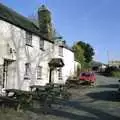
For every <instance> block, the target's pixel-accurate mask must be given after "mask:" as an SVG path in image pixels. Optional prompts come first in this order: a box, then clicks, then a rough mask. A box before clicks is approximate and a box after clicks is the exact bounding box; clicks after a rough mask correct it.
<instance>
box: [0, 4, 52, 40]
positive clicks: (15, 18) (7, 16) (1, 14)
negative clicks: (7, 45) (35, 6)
mask: <svg viewBox="0 0 120 120" xmlns="http://www.w3.org/2000/svg"><path fill="white" fill-rule="evenodd" d="M0 19H2V20H4V21H7V22H9V23H11V24H13V25H15V26H18V27H20V28H22V29H24V30H26V31H28V32H31V33H34V34H36V35H38V36H40V37H42V38H44V39H45V40H48V39H47V38H45V37H44V36H42V35H41V34H40V32H39V28H38V27H37V26H36V25H35V24H34V23H33V22H32V21H30V20H29V19H28V18H26V17H24V16H22V15H20V14H19V13H17V12H15V11H14V10H12V9H11V8H8V7H6V6H5V5H3V4H1V3H0ZM49 41H50V40H49Z"/></svg>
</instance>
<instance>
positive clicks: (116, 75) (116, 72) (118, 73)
mask: <svg viewBox="0 0 120 120" xmlns="http://www.w3.org/2000/svg"><path fill="white" fill-rule="evenodd" d="M111 75H112V76H114V77H118V78H120V71H113V72H112V73H111Z"/></svg>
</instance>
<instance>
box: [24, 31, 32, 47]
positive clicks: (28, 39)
mask: <svg viewBox="0 0 120 120" xmlns="http://www.w3.org/2000/svg"><path fill="white" fill-rule="evenodd" d="M25 37H26V38H25V40H26V41H25V42H26V45H28V46H32V33H30V32H28V31H26V36H25Z"/></svg>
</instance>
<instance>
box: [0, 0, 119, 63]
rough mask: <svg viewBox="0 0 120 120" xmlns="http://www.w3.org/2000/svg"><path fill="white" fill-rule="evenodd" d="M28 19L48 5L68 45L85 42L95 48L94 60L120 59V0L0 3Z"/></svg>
mask: <svg viewBox="0 0 120 120" xmlns="http://www.w3.org/2000/svg"><path fill="white" fill-rule="evenodd" d="M0 3H3V4H4V5H6V6H8V7H10V8H12V9H14V10H15V11H17V12H18V13H20V14H22V15H24V16H26V17H27V16H31V15H35V14H36V13H37V10H38V8H39V7H40V6H41V5H42V4H45V5H46V6H47V7H48V8H49V9H50V11H51V13H52V19H53V23H54V26H55V28H56V29H57V32H58V33H60V35H62V36H63V39H64V40H66V41H67V43H68V45H70V46H72V45H73V44H74V43H76V42H77V41H84V42H87V43H89V44H91V45H92V46H93V48H94V49H95V53H96V54H95V56H94V59H95V60H96V61H101V62H104V63H107V62H108V60H120V53H119V51H120V44H119V41H120V0H0Z"/></svg>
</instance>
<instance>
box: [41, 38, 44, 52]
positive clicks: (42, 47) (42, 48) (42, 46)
mask: <svg viewBox="0 0 120 120" xmlns="http://www.w3.org/2000/svg"><path fill="white" fill-rule="evenodd" d="M40 49H41V50H44V40H43V39H40Z"/></svg>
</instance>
